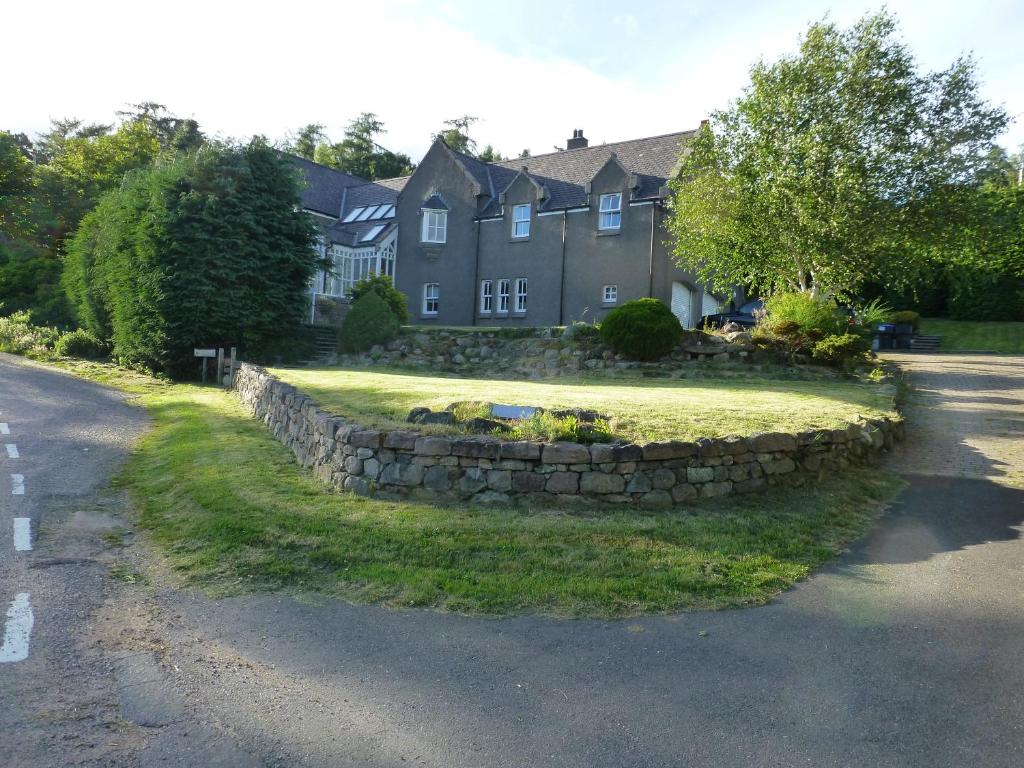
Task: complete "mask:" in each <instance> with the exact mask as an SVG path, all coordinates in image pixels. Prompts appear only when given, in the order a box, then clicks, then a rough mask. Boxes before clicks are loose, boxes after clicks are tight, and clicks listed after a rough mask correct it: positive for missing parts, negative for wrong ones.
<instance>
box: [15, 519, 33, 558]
mask: <svg viewBox="0 0 1024 768" xmlns="http://www.w3.org/2000/svg"><path fill="white" fill-rule="evenodd" d="M30 549H32V520H31V519H29V518H27V517H16V518H14V551H15V552H28V551H29V550H30Z"/></svg>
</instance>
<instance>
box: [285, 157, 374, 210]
mask: <svg viewBox="0 0 1024 768" xmlns="http://www.w3.org/2000/svg"><path fill="white" fill-rule="evenodd" d="M287 157H288V160H289V161H290V162H291V163H292V164H293V165H294V166H295V167H296V168H298V169H299V171H300V172H301V173H302V175H303V177H304V178H305V179H306V184H305V186H304V187H303V189H302V191H301V193H300V197H301V199H302V207H303V208H305V209H307V210H310V211H316V212H317V213H322V214H325V215H327V216H337V215H338V212H339V211H341V201H342V197H343V195H344V191H345V190H346V189H347V188H349V187H354V186H357V185H362V184H368V183H369V182H367V181H366V179H362V178H360V177H358V176H353V175H351V174H348V173H343V172H342V171H337V170H335V169H334V168H328V167H327V166H326V165H320V163H314V162H313V161H312V160H307V159H306V158H304V157H298V156H297V155H287Z"/></svg>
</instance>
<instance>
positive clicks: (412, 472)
mask: <svg viewBox="0 0 1024 768" xmlns="http://www.w3.org/2000/svg"><path fill="white" fill-rule="evenodd" d="M363 469H364V471H365V465H364V467H363ZM424 471H425V469H424V468H423V467H421V466H420V465H419V464H387V465H385V466H384V469H383V470H381V473H380V483H381V485H405V486H410V485H419V484H420V483H422V482H423V473H424Z"/></svg>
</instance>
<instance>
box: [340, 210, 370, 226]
mask: <svg viewBox="0 0 1024 768" xmlns="http://www.w3.org/2000/svg"><path fill="white" fill-rule="evenodd" d="M365 210H366V209H365V208H353V209H352V211H351V212H350V213H349V215H348V216H346V217H345V218H344V219H343V221H342V223H343V224H348V223H349V222H350V221H355V220H356V216H358V215H359V214H360V213H362V212H363V211H365Z"/></svg>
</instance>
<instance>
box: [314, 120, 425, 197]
mask: <svg viewBox="0 0 1024 768" xmlns="http://www.w3.org/2000/svg"><path fill="white" fill-rule="evenodd" d="M316 127H319V126H316V125H308V126H306V128H305V129H303V131H309V129H311V128H316ZM382 133H385V130H384V123H382V122H381V121H380V120H378V119H377V116H376V115H375V114H373V113H372V112H364V113H363V114H361V115H360V116H359V117H357V118H356V119H355V120H353V121H352V122H350V123H349V124H348V127H347V128H346V129H345V136H344V138H343V139H342V140H341V141H340V142H338V143H337V144H330V143H321V144H319V145H318V146H317V148H316V151H315V153H314V156H313V159H314V160H316V162H318V163H322V164H323V165H328V166H330V167H332V168H337V169H338V170H340V171H344V172H345V173H351V174H352V175H353V176H360V177H362V178H364V179H369V180H370V181H373V180H375V179H390V178H394V177H395V176H406V175H408V174H410V173H412V169H413V163H412V160H411V159H410V158H409V156H408V155H404V154H402V153H400V152H392V151H391V150H390V149H385V148H384V147H382V146H381V145H380V144H378V143H377V136H379V135H380V134H382ZM301 136H302V134H301V133H300V138H301ZM300 151H301V150H300Z"/></svg>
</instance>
